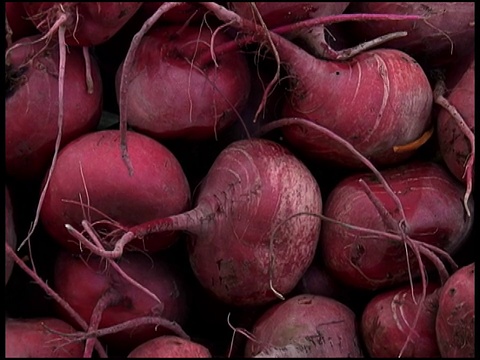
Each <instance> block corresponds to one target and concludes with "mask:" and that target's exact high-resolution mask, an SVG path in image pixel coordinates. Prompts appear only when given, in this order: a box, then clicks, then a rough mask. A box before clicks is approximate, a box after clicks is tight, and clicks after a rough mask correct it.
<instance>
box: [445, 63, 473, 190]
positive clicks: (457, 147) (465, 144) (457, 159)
mask: <svg viewBox="0 0 480 360" xmlns="http://www.w3.org/2000/svg"><path fill="white" fill-rule="evenodd" d="M446 98H447V100H448V102H449V103H450V104H451V105H453V106H454V107H455V108H456V109H457V111H458V112H459V113H460V115H461V116H462V118H463V120H464V121H465V124H466V125H467V126H468V127H469V128H470V130H471V131H472V132H473V133H474V134H475V59H473V60H472V62H471V63H470V66H469V67H468V69H467V70H466V71H465V73H464V75H463V76H462V77H461V79H460V80H459V81H458V82H457V83H456V85H455V87H454V88H453V89H452V90H451V92H450V93H449V94H448V95H447V96H446ZM436 131H437V139H438V146H439V149H440V152H441V154H442V157H443V160H444V161H445V164H446V165H447V167H448V169H449V170H450V171H451V173H452V174H453V175H454V176H455V177H456V178H457V179H458V180H460V181H462V182H463V183H466V182H467V180H468V179H467V177H466V176H465V164H466V162H467V160H468V158H469V156H471V155H472V147H471V145H470V142H469V140H468V138H467V137H466V136H465V134H464V133H463V131H462V130H461V129H460V127H459V126H458V125H457V123H456V121H455V120H454V119H453V118H452V116H451V115H450V113H448V112H447V111H446V110H445V109H443V108H441V109H440V110H439V113H438V117H437V130H436ZM472 181H473V179H472Z"/></svg>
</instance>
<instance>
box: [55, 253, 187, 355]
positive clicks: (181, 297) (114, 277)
mask: <svg viewBox="0 0 480 360" xmlns="http://www.w3.org/2000/svg"><path fill="white" fill-rule="evenodd" d="M117 264H118V266H119V268H120V269H121V270H122V271H123V272H124V273H125V274H126V275H127V276H128V277H129V278H130V279H132V280H133V281H135V282H137V284H139V285H141V286H143V287H144V288H145V289H147V290H148V291H150V293H151V294H154V295H155V296H156V297H157V299H158V300H159V301H160V302H161V303H159V302H158V301H156V300H155V299H154V298H153V297H152V296H150V295H149V294H147V293H146V292H145V291H144V290H142V289H140V288H139V287H137V286H136V285H134V284H132V282H131V281H127V279H126V278H125V277H124V276H122V275H121V274H120V273H119V272H118V270H117V269H115V268H113V267H112V266H111V264H108V263H105V260H104V259H101V258H99V257H97V256H94V255H90V256H84V255H81V256H76V255H71V254H68V253H67V252H65V251H63V252H60V253H59V255H58V257H57V259H56V261H55V268H54V269H55V272H54V279H53V282H54V285H53V288H54V290H55V291H56V292H57V293H58V295H60V296H61V297H62V298H63V299H64V300H65V301H66V302H67V303H68V304H69V305H70V306H71V307H72V308H73V309H74V310H75V311H76V312H77V313H78V314H79V315H80V317H81V318H82V319H83V320H85V322H86V323H88V324H89V326H93V325H94V323H95V322H98V329H100V330H101V329H104V328H108V327H112V326H115V325H120V324H123V323H125V322H126V321H134V322H135V321H137V323H136V324H135V325H134V326H130V327H128V328H125V329H122V330H120V331H119V330H116V331H110V332H109V333H107V334H105V335H104V336H102V337H101V341H102V342H103V343H105V344H108V346H110V347H112V348H114V349H117V350H122V351H127V352H128V351H131V350H133V349H134V348H135V347H137V346H138V345H140V344H142V343H143V342H145V341H147V340H150V339H153V338H155V337H157V336H161V335H166V334H175V335H176V333H175V332H174V331H175V330H176V329H181V328H179V325H181V324H183V323H184V322H185V320H186V319H187V316H188V303H187V293H186V291H187V289H186V288H185V285H184V281H183V277H182V276H181V275H180V273H179V272H178V270H177V268H174V267H173V266H172V265H171V262H169V261H167V260H166V259H165V258H164V257H163V258H162V257H153V258H152V257H149V256H148V255H145V254H141V253H128V254H124V256H123V257H122V258H121V259H120V260H117ZM58 314H59V316H62V317H63V318H64V319H65V320H66V321H68V322H70V323H72V325H75V326H77V324H76V322H75V321H74V320H73V319H72V318H71V317H70V316H69V315H68V314H67V313H66V312H65V309H64V308H61V307H60V306H58ZM145 317H151V318H158V317H161V318H163V319H164V320H165V321H166V322H167V324H169V325H170V326H166V325H164V324H161V323H159V322H150V323H145V322H142V321H140V320H139V319H141V318H145ZM175 324H176V325H175ZM174 325H175V327H174ZM91 330H97V329H96V326H94V327H93V329H91Z"/></svg>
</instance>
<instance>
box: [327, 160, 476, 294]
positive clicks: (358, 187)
mask: <svg viewBox="0 0 480 360" xmlns="http://www.w3.org/2000/svg"><path fill="white" fill-rule="evenodd" d="M382 174H383V176H384V178H385V179H386V181H388V183H389V184H390V186H391V188H392V190H393V191H394V192H395V194H396V195H397V197H398V199H399V200H400V202H401V204H402V207H403V212H404V214H405V221H406V222H405V223H404V225H403V227H402V226H401V225H398V223H399V222H400V219H399V217H400V213H399V209H398V208H396V207H395V204H394V202H393V201H392V198H391V197H390V195H389V194H388V193H387V192H386V190H385V188H384V187H383V185H382V184H380V183H378V182H377V181H376V179H374V178H372V175H370V174H355V175H351V176H349V177H347V178H345V179H344V180H343V181H341V182H340V183H339V184H337V186H336V187H335V188H334V189H333V190H332V192H331V193H330V194H329V196H328V198H327V200H326V204H325V209H324V215H325V216H326V217H329V218H331V219H334V220H335V221H337V222H340V223H331V222H325V223H324V226H323V227H322V234H321V237H320V244H319V246H320V249H321V250H320V254H321V257H322V259H323V261H324V262H325V266H326V268H327V269H328V270H329V271H330V272H331V274H332V275H333V276H335V277H336V278H338V279H340V280H341V281H343V282H344V283H346V284H349V285H350V286H354V287H357V288H363V289H379V288H385V287H387V286H392V285H398V284H401V283H403V282H406V281H407V280H408V279H409V272H410V271H411V274H412V275H413V276H418V275H419V267H418V259H417V258H416V257H415V256H414V254H413V253H412V250H411V249H410V248H409V257H408V263H407V258H406V254H405V251H406V249H405V245H406V244H405V243H404V241H402V239H401V237H398V238H397V239H396V240H395V239H393V238H390V237H389V236H388V235H389V234H388V233H390V234H396V235H397V236H399V235H400V236H401V235H402V231H403V234H404V235H406V236H408V237H410V238H411V239H413V240H415V241H416V245H414V246H415V247H418V246H420V247H425V246H426V247H427V248H428V249H424V250H425V252H423V253H422V254H423V255H425V256H426V257H427V258H429V259H430V260H433V259H432V258H431V256H430V255H429V253H430V252H431V251H434V249H435V248H439V249H442V250H443V251H445V252H447V253H449V254H454V253H455V252H456V251H457V250H458V249H459V248H460V247H461V246H462V245H463V243H464V242H465V241H466V239H467V238H468V234H469V232H470V231H471V229H472V226H473V220H472V218H471V217H467V216H466V215H465V213H464V211H463V204H462V194H463V191H464V189H463V188H462V186H461V185H460V184H458V183H457V182H456V181H455V179H453V178H452V177H451V175H450V174H449V173H448V171H447V170H445V169H444V168H442V167H441V166H439V165H437V164H435V163H430V162H425V163H419V162H411V163H408V164H406V165H403V166H398V167H394V168H391V169H388V170H384V171H383V172H382ZM360 180H363V182H364V183H366V184H367V185H368V187H369V188H370V191H371V192H372V193H373V196H375V198H376V200H377V201H379V203H380V204H381V205H382V208H380V209H378V208H377V206H376V205H375V203H374V202H373V201H372V199H371V198H370V197H369V196H368V193H367V191H366V189H365V187H364V186H362V184H361V182H360ZM469 206H470V208H471V209H472V210H473V201H470V202H469ZM388 214H390V216H391V217H393V219H394V220H393V221H394V224H392V222H391V221H388V219H387V217H388ZM341 224H350V225H354V226H359V227H362V228H366V229H370V230H371V231H366V232H360V231H359V230H357V229H350V228H347V227H346V226H343V225H341ZM372 231H378V232H376V233H373V232H372ZM422 244H426V245H422ZM431 246H433V247H431ZM441 257H443V258H444V254H443V255H441ZM425 265H426V266H427V268H428V269H432V264H431V263H425ZM436 265H438V263H436Z"/></svg>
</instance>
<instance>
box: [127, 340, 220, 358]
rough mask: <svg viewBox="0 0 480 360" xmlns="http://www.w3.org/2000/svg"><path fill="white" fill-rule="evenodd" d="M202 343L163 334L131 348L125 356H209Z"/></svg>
mask: <svg viewBox="0 0 480 360" xmlns="http://www.w3.org/2000/svg"><path fill="white" fill-rule="evenodd" d="M211 357H212V354H211V353H210V351H209V350H208V349H207V348H206V347H205V346H203V345H201V344H199V343H196V342H194V341H191V340H186V339H182V338H181V337H178V336H173V335H165V336H160V337H157V338H154V339H151V340H148V341H146V342H144V343H143V344H141V345H139V346H137V347H136V348H135V349H133V350H132V351H131V352H130V353H129V354H128V356H127V358H211Z"/></svg>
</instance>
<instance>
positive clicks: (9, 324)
mask: <svg viewBox="0 0 480 360" xmlns="http://www.w3.org/2000/svg"><path fill="white" fill-rule="evenodd" d="M74 332H76V330H75V328H74V327H72V326H71V325H70V324H68V323H67V322H65V321H63V320H61V319H60V318H55V317H39V318H27V319H23V318H22V319H13V318H7V319H5V357H7V358H37V359H38V358H47V359H51V358H81V357H83V349H84V342H83V341H74V340H72V339H71V338H70V337H68V334H71V333H74ZM62 333H63V334H66V335H65V336H63V335H62Z"/></svg>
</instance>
